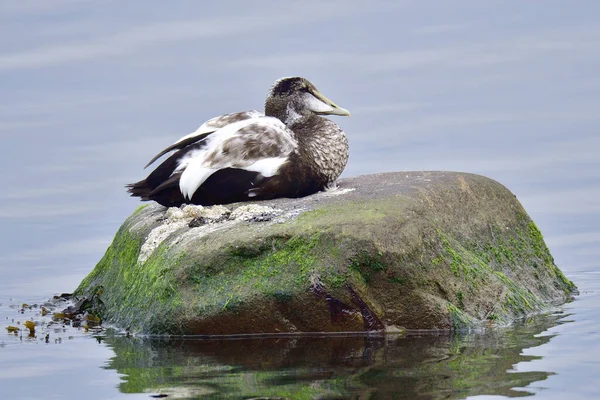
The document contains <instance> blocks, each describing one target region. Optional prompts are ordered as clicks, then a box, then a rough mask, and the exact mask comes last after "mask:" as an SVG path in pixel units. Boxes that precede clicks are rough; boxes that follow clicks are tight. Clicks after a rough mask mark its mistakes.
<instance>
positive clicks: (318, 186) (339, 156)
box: [128, 77, 349, 206]
mask: <svg viewBox="0 0 600 400" xmlns="http://www.w3.org/2000/svg"><path fill="white" fill-rule="evenodd" d="M319 114H320V115H327V114H334V115H349V113H348V111H346V110H344V109H343V108H340V107H338V106H337V105H335V104H334V103H333V102H332V101H331V100H329V99H327V98H326V97H325V96H323V95H322V94H321V93H320V92H319V91H318V90H317V89H316V88H315V87H314V85H312V84H311V83H310V82H308V81H307V80H306V79H304V78H299V77H294V78H282V79H280V80H278V81H276V82H275V84H274V85H273V86H272V87H271V89H270V91H269V94H268V96H267V99H266V101H265V114H260V113H259V112H257V111H249V112H243V113H234V114H227V115H224V116H220V117H216V118H213V119H211V120H209V121H207V122H206V123H204V124H203V125H202V126H200V128H198V130H196V131H195V132H194V133H192V134H189V135H187V136H184V137H183V138H181V139H180V140H179V141H177V142H175V143H174V144H173V145H171V146H169V147H167V148H166V149H164V150H163V151H161V152H160V153H159V154H158V155H157V156H156V157H154V158H153V159H152V161H151V162H150V163H149V164H148V165H150V164H152V163H153V162H154V161H156V160H157V159H158V158H160V157H161V156H163V155H165V154H166V153H168V152H170V151H173V150H176V151H175V152H174V153H173V154H172V155H171V156H170V157H168V158H167V159H166V160H165V161H163V162H162V163H161V164H160V165H159V166H158V167H157V168H156V169H155V170H154V171H153V172H152V173H150V175H149V176H148V177H147V178H146V179H144V180H142V181H140V182H137V183H134V184H131V185H128V189H129V192H130V193H131V195H132V196H137V197H140V198H141V199H142V200H155V201H157V202H159V203H160V204H163V205H165V206H178V205H181V204H182V203H194V204H201V205H212V204H224V203H231V202H236V201H244V200H259V199H271V198H275V197H300V196H306V195H309V194H312V193H315V192H317V191H319V190H323V189H324V188H326V187H327V186H328V185H331V184H332V183H333V182H334V181H335V180H336V179H337V178H338V176H339V175H340V174H341V173H342V171H343V170H344V168H345V166H346V163H347V160H348V141H347V139H346V136H345V135H344V132H343V131H342V129H341V128H340V127H339V126H337V125H336V124H335V123H334V122H333V121H330V120H328V119H326V118H323V117H321V116H319Z"/></svg>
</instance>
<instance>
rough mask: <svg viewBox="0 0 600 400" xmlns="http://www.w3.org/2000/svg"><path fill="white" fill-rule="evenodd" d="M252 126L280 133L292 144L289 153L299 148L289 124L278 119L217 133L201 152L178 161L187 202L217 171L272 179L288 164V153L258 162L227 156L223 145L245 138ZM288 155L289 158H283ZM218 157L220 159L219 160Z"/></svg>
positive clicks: (258, 119) (250, 120)
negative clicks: (230, 170) (232, 170)
mask: <svg viewBox="0 0 600 400" xmlns="http://www.w3.org/2000/svg"><path fill="white" fill-rule="evenodd" d="M251 124H259V125H262V126H269V127H271V128H272V129H276V130H277V131H278V134H280V135H281V136H282V137H284V138H286V140H287V141H288V149H287V152H289V151H291V150H292V149H293V148H295V146H296V142H295V140H294V138H293V137H292V134H291V133H290V132H289V131H288V130H287V128H286V126H285V124H283V122H281V121H280V120H279V119H277V118H273V117H265V116H264V115H262V114H260V115H258V116H256V117H254V118H248V119H245V120H241V121H237V122H234V123H231V124H228V125H225V126H223V127H222V128H220V129H217V130H216V131H215V132H214V133H213V134H211V135H210V136H209V137H207V139H206V143H205V145H204V146H203V147H202V148H201V149H198V150H194V151H190V152H188V153H187V154H186V155H185V156H184V157H182V158H181V159H180V160H179V161H178V165H177V168H176V169H175V171H174V173H177V172H181V177H180V178H179V189H180V190H181V194H182V195H183V197H184V198H186V199H188V200H189V199H191V198H192V197H193V195H194V193H195V192H196V190H198V188H199V187H200V186H201V185H202V184H203V183H204V182H205V181H206V180H207V179H208V178H209V177H210V176H211V175H212V174H213V173H215V172H216V171H218V170H220V169H223V168H239V169H244V170H247V171H253V172H258V173H259V174H261V175H263V176H265V177H271V176H273V175H275V174H276V173H277V171H278V170H279V168H280V167H281V166H282V165H283V164H284V163H285V162H286V161H287V159H288V157H287V156H288V153H287V152H286V153H282V156H281V157H269V158H263V159H255V160H242V159H231V158H230V157H227V156H226V155H225V153H223V149H222V146H223V143H224V142H225V141H226V140H228V139H230V138H232V137H235V136H236V135H243V133H244V131H243V129H244V128H245V127H247V126H248V125H251ZM283 154H285V156H283ZM215 156H216V157H215Z"/></svg>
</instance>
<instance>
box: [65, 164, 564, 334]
mask: <svg viewBox="0 0 600 400" xmlns="http://www.w3.org/2000/svg"><path fill="white" fill-rule="evenodd" d="M573 290H575V286H574V285H573V283H572V282H570V281H569V280H568V279H566V278H565V276H564V275H563V274H562V272H561V271H560V270H559V269H558V267H557V266H556V265H555V264H554V260H553V258H552V256H551V255H550V253H549V251H548V248H547V247H546V245H545V244H544V240H543V238H542V235H541V234H540V231H539V230H538V228H537V227H536V225H535V224H534V222H533V221H532V220H531V219H530V218H529V216H528V215H527V213H526V212H525V210H524V209H523V207H522V206H521V205H520V204H519V202H518V200H517V199H516V198H515V196H514V195H513V194H512V193H511V192H510V191H509V190H507V189H506V188H505V187H504V186H502V185H501V184H499V183H497V182H495V181H493V180H491V179H488V178H485V177H483V176H478V175H471V174H462V173H452V172H401V173H387V174H376V175H366V176H360V177H356V178H349V179H343V180H341V181H340V182H339V184H338V188H337V189H335V190H331V191H328V192H323V193H318V194H316V195H313V196H309V197H305V198H301V199H276V200H271V201H263V202H256V203H237V204H231V205H227V206H215V207H207V208H202V207H196V206H186V207H183V208H182V209H178V208H170V209H168V210H167V209H166V208H164V207H161V206H158V205H156V204H152V205H149V206H142V207H140V208H139V209H138V210H136V211H135V212H134V214H133V215H132V216H130V217H129V218H128V219H127V220H126V221H125V223H124V224H123V226H121V228H120V229H119V231H118V232H117V234H116V236H115V239H114V241H113V243H112V244H111V246H110V247H109V248H108V250H107V252H106V254H105V256H104V258H103V259H102V260H101V261H100V262H99V263H98V265H97V266H96V268H95V269H94V270H93V271H92V272H91V273H90V274H89V275H88V276H87V277H86V278H85V279H84V281H83V282H82V283H81V284H80V286H79V288H78V289H77V290H76V292H75V293H76V294H77V295H85V296H87V297H88V298H93V299H94V301H93V302H94V304H95V308H96V312H97V313H100V314H101V316H102V317H103V318H104V319H105V320H106V321H109V322H111V323H114V324H116V325H118V326H121V327H124V328H131V329H132V330H134V331H139V332H144V333H157V334H196V335H210V334H243V333H283V332H334V331H336V332H338V331H363V330H384V329H385V330H387V331H402V330H403V329H404V328H406V329H462V328H473V327H479V326H482V325H483V324H487V323H493V324H507V323H510V322H511V321H512V320H514V319H515V318H519V317H522V316H524V315H527V314H531V313H536V312H539V311H542V310H544V309H547V308H548V307H549V306H551V305H553V304H556V303H560V302H564V301H566V300H568V299H569V298H570V294H571V292H572V291H573Z"/></svg>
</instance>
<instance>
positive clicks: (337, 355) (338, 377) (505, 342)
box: [106, 315, 562, 399]
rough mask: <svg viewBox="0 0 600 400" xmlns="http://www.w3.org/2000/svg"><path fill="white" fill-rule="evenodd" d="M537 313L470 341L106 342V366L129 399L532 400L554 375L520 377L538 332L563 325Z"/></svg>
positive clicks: (451, 338)
mask: <svg viewBox="0 0 600 400" xmlns="http://www.w3.org/2000/svg"><path fill="white" fill-rule="evenodd" d="M561 318H562V316H561V315H552V316H545V317H538V318H536V319H533V320H528V321H524V322H523V323H520V324H518V325H517V326H514V327H512V328H510V329H505V330H499V331H494V332H487V333H483V334H468V335H424V336H416V335H409V336H405V337H398V338H396V339H393V338H390V337H387V338H377V337H364V336H350V337H331V336H325V337H278V338H244V339H219V340H216V339H210V340H194V339H176V340H174V339H136V338H128V337H106V342H107V344H108V345H109V346H110V347H111V348H112V349H113V350H114V351H115V353H116V355H115V357H113V358H112V359H111V360H110V362H109V365H108V367H107V368H110V369H116V370H117V371H118V372H119V373H121V374H124V375H125V376H124V377H123V382H122V383H121V385H120V390H121V391H122V392H125V393H140V392H149V393H160V394H164V395H168V398H204V397H205V398H218V397H224V398H234V399H235V398H240V399H241V398H252V397H268V398H290V399H295V398H302V399H307V398H308V399H311V398H321V399H338V398H357V399H363V398H395V399H442V398H443V399H458V398H464V397H466V396H472V395H478V394H495V395H504V396H510V397H517V396H526V395H530V394H531V393H528V392H526V391H524V390H522V389H521V390H515V389H514V388H522V387H524V386H527V385H529V384H530V383H532V382H535V381H540V380H544V379H546V378H547V377H548V376H549V375H551V374H552V373H551V372H544V371H539V372H523V373H513V372H510V370H511V369H512V368H513V366H514V365H515V364H517V363H519V362H524V361H528V360H531V359H534V358H535V357H531V356H523V355H521V353H522V351H523V350H524V349H526V348H530V347H535V346H539V345H542V344H544V343H547V342H548V341H550V340H551V338H552V336H537V335H538V334H539V333H541V332H543V331H545V330H547V329H548V328H550V327H552V326H555V325H557V324H559V323H561V322H560V321H561Z"/></svg>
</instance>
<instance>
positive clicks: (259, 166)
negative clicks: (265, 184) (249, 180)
mask: <svg viewBox="0 0 600 400" xmlns="http://www.w3.org/2000/svg"><path fill="white" fill-rule="evenodd" d="M286 161H287V157H269V158H263V159H261V160H258V161H256V162H255V163H254V164H251V165H248V166H247V167H244V168H242V169H245V170H246V171H253V172H258V173H259V174H261V175H262V176H264V177H266V178H269V177H271V176H273V175H275V174H276V173H277V171H278V170H279V168H280V167H281V166H282V165H283V163H285V162H286Z"/></svg>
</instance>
